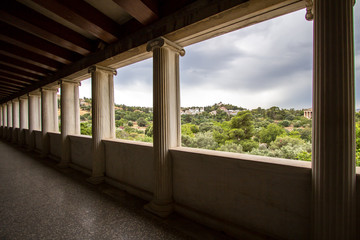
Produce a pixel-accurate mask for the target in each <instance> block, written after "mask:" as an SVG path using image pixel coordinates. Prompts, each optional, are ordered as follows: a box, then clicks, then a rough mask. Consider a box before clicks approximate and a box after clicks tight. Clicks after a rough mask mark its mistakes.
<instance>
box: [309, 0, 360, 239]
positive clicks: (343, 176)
mask: <svg viewBox="0 0 360 240" xmlns="http://www.w3.org/2000/svg"><path fill="white" fill-rule="evenodd" d="M314 3H315V6H314V10H315V12H314V82H313V161H312V165H313V166H312V187H313V224H312V226H313V229H312V230H313V231H312V235H313V236H312V237H313V239H317V240H318V239H349V240H350V239H357V238H356V236H355V177H356V175H355V128H354V112H355V100H354V93H355V88H354V47H353V46H354V45H353V0H337V1H331V2H329V1H327V0H316V1H314Z"/></svg>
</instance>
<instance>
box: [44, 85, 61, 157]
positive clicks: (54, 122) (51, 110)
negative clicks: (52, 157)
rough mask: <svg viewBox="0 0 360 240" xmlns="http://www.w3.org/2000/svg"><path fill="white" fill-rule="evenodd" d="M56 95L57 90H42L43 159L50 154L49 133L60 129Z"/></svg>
mask: <svg viewBox="0 0 360 240" xmlns="http://www.w3.org/2000/svg"><path fill="white" fill-rule="evenodd" d="M54 95H55V97H54ZM56 95H57V89H51V88H42V89H41V120H42V121H41V123H42V125H41V132H42V157H46V156H47V155H48V154H49V153H50V138H49V135H48V132H58V129H59V123H58V117H57V109H58V108H57V98H56Z"/></svg>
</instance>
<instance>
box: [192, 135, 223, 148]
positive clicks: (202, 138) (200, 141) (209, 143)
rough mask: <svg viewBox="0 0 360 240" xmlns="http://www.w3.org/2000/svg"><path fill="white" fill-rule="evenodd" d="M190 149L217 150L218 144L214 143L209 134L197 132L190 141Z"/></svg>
mask: <svg viewBox="0 0 360 240" xmlns="http://www.w3.org/2000/svg"><path fill="white" fill-rule="evenodd" d="M190 147H193V148H203V149H210V150H215V149H217V148H218V144H217V142H215V140H214V138H213V135H212V133H211V132H205V133H201V132H199V133H197V134H196V135H195V137H194V138H193V139H191V144H190Z"/></svg>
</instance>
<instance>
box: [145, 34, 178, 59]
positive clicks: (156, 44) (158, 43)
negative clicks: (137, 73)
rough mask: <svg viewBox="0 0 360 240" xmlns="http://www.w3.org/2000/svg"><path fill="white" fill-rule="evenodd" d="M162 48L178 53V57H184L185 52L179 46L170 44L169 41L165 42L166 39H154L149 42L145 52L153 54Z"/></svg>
mask: <svg viewBox="0 0 360 240" xmlns="http://www.w3.org/2000/svg"><path fill="white" fill-rule="evenodd" d="M162 47H165V48H168V49H170V50H172V51H174V52H177V53H179V55H180V56H184V55H185V50H184V49H183V48H182V47H181V46H179V45H178V44H176V43H174V42H171V41H170V40H167V39H166V38H163V37H159V38H155V39H153V40H151V41H149V42H148V43H147V45H146V51H148V52H153V51H154V49H156V48H162Z"/></svg>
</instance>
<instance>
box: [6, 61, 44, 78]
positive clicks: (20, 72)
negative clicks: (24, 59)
mask: <svg viewBox="0 0 360 240" xmlns="http://www.w3.org/2000/svg"><path fill="white" fill-rule="evenodd" d="M1 70H3V71H8V72H12V73H13V74H16V75H18V76H21V77H24V78H31V79H34V80H36V79H40V78H41V77H40V76H39V75H36V74H33V73H29V72H26V71H23V70H20V69H17V68H14V67H10V66H8V65H4V64H0V71H1Z"/></svg>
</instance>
